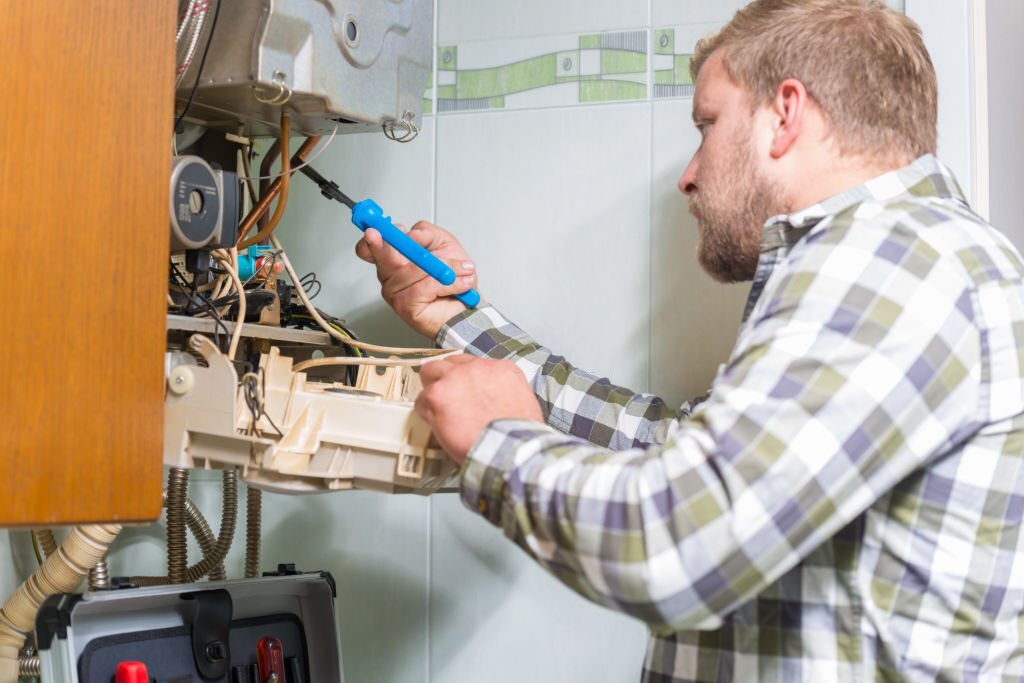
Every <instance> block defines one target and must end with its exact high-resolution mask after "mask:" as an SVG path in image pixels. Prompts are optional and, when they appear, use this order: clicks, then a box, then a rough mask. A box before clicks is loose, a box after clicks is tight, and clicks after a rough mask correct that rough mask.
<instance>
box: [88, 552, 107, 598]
mask: <svg viewBox="0 0 1024 683" xmlns="http://www.w3.org/2000/svg"><path fill="white" fill-rule="evenodd" d="M109 588H110V567H109V566H108V565H107V558H106V557H104V558H103V559H102V560H100V561H99V562H97V563H96V566H95V567H93V568H92V569H90V570H89V590H91V591H105V590H108V589H109Z"/></svg>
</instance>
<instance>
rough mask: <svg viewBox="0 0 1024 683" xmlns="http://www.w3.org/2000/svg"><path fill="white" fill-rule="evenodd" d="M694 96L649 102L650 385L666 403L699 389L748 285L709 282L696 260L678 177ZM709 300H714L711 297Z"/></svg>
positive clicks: (689, 150)
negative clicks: (651, 110) (651, 111)
mask: <svg viewBox="0 0 1024 683" xmlns="http://www.w3.org/2000/svg"><path fill="white" fill-rule="evenodd" d="M691 107H692V100H691V99H678V100H667V101H661V102H655V103H654V123H653V128H652V130H653V133H652V135H653V138H654V139H655V140H657V141H658V144H656V145H655V146H654V160H653V170H654V176H653V179H652V181H653V182H652V193H653V195H652V196H653V199H652V209H653V210H652V216H651V218H652V220H651V307H652V311H651V391H652V392H653V393H655V394H657V395H658V396H661V397H662V398H664V399H665V400H666V401H668V402H669V403H670V405H673V406H677V405H679V404H680V403H682V402H683V401H684V400H688V399H690V398H693V397H695V396H698V395H701V394H703V393H704V392H705V391H706V390H707V389H708V388H709V387H710V385H711V379H712V378H713V377H714V376H715V372H716V370H717V367H718V364H719V363H722V362H724V361H725V359H726V358H728V356H729V351H730V350H731V349H732V346H733V342H734V341H735V339H736V332H737V330H738V329H739V323H740V317H741V315H742V313H743V304H744V302H745V301H746V294H747V291H748V289H749V287H748V286H747V285H729V286H726V285H722V284H719V283H716V282H715V281H713V280H712V279H711V278H710V277H708V275H707V274H706V273H705V272H704V271H703V270H702V269H701V267H700V264H699V263H698V262H697V257H696V247H697V225H696V221H695V220H694V219H693V217H692V216H691V215H690V214H689V213H688V212H687V210H686V205H687V203H686V198H685V197H684V196H683V194H682V193H681V192H680V191H679V189H678V187H677V186H676V182H677V181H678V179H679V176H680V175H682V172H683V169H685V168H686V164H687V163H689V161H690V157H691V156H692V155H693V152H694V151H695V150H696V149H697V146H698V145H699V143H700V136H699V135H698V134H697V131H696V130H695V129H694V128H693V125H692V123H691V116H690V109H691ZM712 302H713V303H712Z"/></svg>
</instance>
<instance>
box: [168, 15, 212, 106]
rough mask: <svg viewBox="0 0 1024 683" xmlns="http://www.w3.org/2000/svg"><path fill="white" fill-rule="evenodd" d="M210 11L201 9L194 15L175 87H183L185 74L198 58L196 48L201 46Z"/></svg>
mask: <svg viewBox="0 0 1024 683" xmlns="http://www.w3.org/2000/svg"><path fill="white" fill-rule="evenodd" d="M208 9H209V7H208V6H207V7H203V8H200V9H199V10H197V12H196V13H195V14H194V15H193V16H194V19H193V20H192V21H193V28H192V31H191V33H190V35H189V39H188V48H187V49H186V50H185V54H184V57H183V58H179V60H178V75H177V78H176V79H175V82H174V87H178V86H180V85H181V82H182V81H183V80H184V79H185V74H187V73H188V70H189V67H190V66H192V59H193V58H194V57H195V56H196V48H197V47H198V46H199V36H200V34H202V32H203V24H204V23H205V22H206V13H207V10H208ZM179 54H180V50H179Z"/></svg>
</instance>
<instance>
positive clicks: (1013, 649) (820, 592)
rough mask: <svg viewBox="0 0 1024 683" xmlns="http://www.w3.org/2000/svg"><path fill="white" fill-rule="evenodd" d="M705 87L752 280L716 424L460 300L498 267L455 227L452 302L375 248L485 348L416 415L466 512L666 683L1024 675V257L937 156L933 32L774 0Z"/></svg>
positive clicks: (710, 147) (689, 182)
mask: <svg viewBox="0 0 1024 683" xmlns="http://www.w3.org/2000/svg"><path fill="white" fill-rule="evenodd" d="M692 69H693V72H694V74H695V79H696V80H695V82H696V93H695V97H694V105H693V118H694V123H695V124H696V126H697V128H698V130H699V131H700V133H701V140H702V141H701V146H700V148H699V149H698V150H697V152H696V154H695V155H694V157H693V159H692V160H691V162H690V164H689V167H688V168H687V169H686V171H685V172H684V174H683V176H682V178H681V179H680V181H679V187H680V189H681V190H682V191H683V192H684V193H686V194H687V195H688V196H689V197H690V205H691V211H692V212H693V213H694V215H695V216H696V217H697V220H698V224H699V230H700V245H699V247H698V257H699V260H700V262H701V264H702V265H703V266H704V268H705V269H706V270H707V271H708V272H709V273H710V274H711V275H712V277H715V278H716V279H719V280H722V281H727V282H728V281H740V280H753V285H752V288H751V292H750V298H749V302H748V305H747V310H746V312H745V315H744V321H743V326H742V328H741V330H740V333H739V337H738V339H737V342H736V346H735V348H734V349H733V351H732V354H731V356H730V358H729V360H728V362H727V363H726V364H725V365H724V366H723V369H722V370H721V371H720V373H719V374H718V376H717V377H716V378H715V380H714V383H713V386H712V389H711V393H710V394H709V396H708V397H707V399H706V400H705V401H703V402H702V403H700V404H699V405H696V406H688V407H684V409H683V410H682V411H681V412H680V413H676V412H674V411H672V410H671V409H669V408H668V407H667V406H665V405H664V403H663V402H661V401H660V400H659V399H657V398H654V397H651V396H646V395H638V394H634V393H632V392H630V391H628V390H624V389H621V388H618V387H614V386H612V385H610V384H608V383H607V382H606V381H605V380H598V379H597V378H595V377H593V376H591V375H588V374H586V373H584V372H582V371H580V370H578V369H576V368H574V367H572V366H571V365H569V364H568V363H567V362H566V361H565V360H563V359H561V358H559V357H557V356H554V355H552V354H551V353H550V352H549V351H547V350H546V349H545V348H543V347H541V346H539V345H538V344H536V343H535V342H534V341H533V340H532V339H531V338H530V337H528V336H527V335H526V334H525V333H523V332H522V331H521V330H519V329H518V328H517V327H515V325H513V324H512V323H511V322H509V321H507V320H506V319H505V318H504V317H503V316H502V315H501V314H500V313H499V312H498V311H497V310H495V309H494V308H492V307H490V306H483V307H481V308H480V309H479V310H476V311H467V310H464V309H463V307H462V305H461V304H459V303H458V302H457V301H455V300H454V299H452V298H451V297H450V294H452V293H453V292H456V291H461V290H464V289H466V288H467V287H469V286H472V285H474V284H475V280H476V278H475V273H473V271H472V267H471V265H472V264H471V263H469V262H468V261H467V260H466V258H467V257H466V254H465V252H464V251H463V250H462V248H461V246H459V244H458V243H457V242H456V241H455V240H454V239H453V238H452V237H451V236H450V235H448V234H447V233H446V232H444V231H442V230H440V229H439V228H437V227H436V226H433V225H431V224H429V223H419V224H417V225H416V226H414V229H413V230H412V233H411V234H412V235H413V236H414V237H416V239H418V240H419V241H420V242H421V243H423V244H425V245H426V246H427V247H428V248H430V249H431V250H433V251H434V252H435V253H437V254H438V255H440V256H441V257H443V258H446V259H448V260H449V261H450V262H451V263H452V264H453V266H454V267H456V269H457V271H458V272H459V274H460V275H461V278H460V281H459V282H458V283H457V284H456V285H454V286H453V287H449V288H445V287H441V286H439V285H437V284H436V283H434V282H432V281H431V280H429V279H427V278H425V277H424V276H423V275H422V273H420V272H418V271H417V270H416V269H415V267H413V266H410V265H409V264H407V263H406V262H405V261H404V260H403V259H401V257H399V256H397V255H396V254H395V253H394V252H392V251H390V250H389V249H388V248H386V247H385V246H384V245H383V244H382V243H381V241H380V239H379V236H378V235H375V234H373V233H371V232H368V233H367V236H366V237H365V238H364V240H363V241H362V242H361V243H360V245H359V246H358V248H357V251H358V253H359V254H360V256H362V257H363V258H365V259H366V260H369V261H372V262H375V263H376V265H377V270H378V276H379V278H380V279H381V281H382V284H383V287H382V292H383V295H384V298H385V299H386V300H387V301H388V302H389V303H390V304H391V305H392V306H393V307H394V308H395V310H396V311H397V312H398V313H399V314H400V315H401V316H402V317H403V318H404V319H405V320H407V321H408V322H409V323H410V324H411V325H413V326H414V327H415V328H416V329H418V330H419V331H421V332H423V333H424V334H427V335H429V336H431V337H434V338H435V339H436V340H437V342H438V343H439V344H441V345H443V346H446V347H452V348H463V349H465V350H466V351H467V352H468V354H471V355H464V356H459V357H455V358H451V359H449V360H444V361H440V362H437V363H432V364H429V365H427V366H424V368H423V370H422V377H423V380H424V386H425V388H424V391H423V393H422V395H421V396H420V398H419V400H418V401H417V410H418V411H419V412H420V413H421V414H422V415H423V416H424V417H425V418H426V419H427V420H428V421H429V422H430V423H431V425H432V427H433V428H434V431H435V434H436V435H437V437H438V439H439V440H440V442H441V444H442V445H443V446H444V448H445V449H446V451H447V452H448V453H449V455H450V456H451V457H452V458H453V459H454V460H455V461H456V462H457V463H461V464H463V468H462V471H461V487H462V497H463V500H464V501H465V503H466V504H467V505H468V506H470V507H471V508H473V509H476V510H478V511H479V512H480V514H482V515H483V516H484V517H486V518H487V519H488V520H490V521H491V522H492V523H494V524H496V525H499V526H500V527H502V528H503V529H504V531H505V533H506V534H507V535H508V536H509V537H510V538H511V539H513V540H514V541H515V542H516V543H518V544H519V545H520V546H522V547H523V548H524V549H525V550H526V552H528V553H529V554H530V555H531V556H533V557H534V558H535V559H536V560H537V561H538V562H539V563H540V564H541V565H543V566H544V567H545V568H546V569H548V570H549V571H550V572H551V573H553V574H554V575H555V576H557V577H558V578H559V579H561V580H562V581H564V582H565V583H566V584H568V585H569V586H571V587H573V588H574V589H575V590H577V591H579V592H580V593H581V594H583V595H584V596H586V597H588V598H590V599H591V600H593V601H595V602H598V603H600V604H603V605H607V606H609V607H611V608H613V609H616V610H619V611H622V612H624V613H626V614H630V615H633V616H635V617H637V618H639V619H642V620H643V621H644V622H646V623H647V624H648V625H649V627H650V629H651V631H652V639H651V643H650V646H649V648H648V652H647V658H646V663H645V680H647V681H658V682H660V681H721V680H736V681H778V680H785V681H791V680H794V681H795V680H802V681H854V680H856V681H861V680H895V679H902V678H909V679H912V680H920V681H934V680H1000V681H1001V680H1009V679H1014V680H1019V679H1020V678H1021V677H1024V647H1022V644H1021V642H1022V636H1021V623H1022V621H1021V616H1022V613H1024V571H1022V569H1024V553H1022V551H1024V545H1022V536H1021V520H1022V515H1024V467H1022V456H1024V367H1022V356H1021V352H1020V349H1021V348H1022V347H1024V287H1022V285H1021V276H1022V274H1024V266H1022V263H1021V259H1020V257H1019V255H1018V254H1017V252H1016V251H1015V250H1014V249H1013V247H1012V246H1010V244H1009V243H1008V242H1007V241H1006V240H1005V239H1004V238H1003V237H1002V236H1001V235H1000V234H999V233H998V232H996V231H995V230H994V229H993V228H991V227H990V226H988V225H986V224H985V222H984V221H983V220H981V219H980V218H979V217H978V216H977V215H975V214H974V213H972V212H971V210H970V209H969V207H968V206H967V204H966V202H965V200H964V198H963V196H962V194H961V192H960V190H959V188H958V187H957V184H956V181H955V180H954V179H953V177H952V175H951V174H950V173H949V171H948V170H947V169H945V167H943V166H942V165H941V164H940V163H939V162H938V161H937V160H936V159H935V158H934V156H932V154H933V153H934V151H935V135H936V133H935V121H936V83H935V75H934V70H933V68H932V65H931V61H930V59H929V57H928V54H927V51H926V49H925V47H924V44H923V42H922V39H921V35H920V31H919V29H918V27H917V26H916V25H914V24H913V22H911V21H910V20H909V19H907V18H905V17H903V16H902V15H900V14H898V13H896V12H893V11H890V10H888V9H886V8H885V7H884V5H882V4H881V3H880V2H876V1H875V0H755V1H754V2H752V3H751V4H750V5H749V6H748V7H746V8H745V9H744V10H742V11H740V12H739V13H737V15H736V17H735V18H734V19H733V20H732V22H730V23H729V25H728V26H726V27H725V28H724V29H723V30H722V31H721V32H720V33H719V34H717V35H716V36H713V37H711V38H708V39H705V40H703V41H701V42H700V43H699V44H698V45H697V48H696V54H695V56H694V60H693V66H692ZM472 356H485V357H488V358H491V359H504V360H503V361H502V362H495V361H494V360H481V359H479V358H474V357H472ZM524 375H525V381H524ZM543 423H546V424H543Z"/></svg>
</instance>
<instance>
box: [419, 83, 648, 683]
mask: <svg viewBox="0 0 1024 683" xmlns="http://www.w3.org/2000/svg"><path fill="white" fill-rule="evenodd" d="M437 135H438V139H437V146H438V151H437V160H438V164H437V167H438V168H437V216H438V220H439V222H440V223H442V224H443V225H445V226H446V227H447V228H449V229H450V230H452V231H453V232H455V233H456V234H458V235H459V237H460V238H461V239H462V240H463V242H464V243H465V244H466V246H467V248H468V249H469V251H470V253H471V254H473V256H474V259H475V260H476V262H477V264H478V270H479V273H480V277H481V286H480V291H481V293H482V294H483V296H484V297H486V298H487V299H489V300H490V301H491V302H492V303H494V304H495V305H497V306H498V307H499V308H500V309H501V310H503V311H504V312H505V313H506V314H507V315H509V316H510V317H512V318H513V319H514V320H516V321H517V322H519V323H520V324H521V325H522V326H523V327H524V328H526V329H527V330H529V331H531V332H532V333H533V334H535V335H536V336H537V337H538V339H539V340H540V341H542V342H543V343H545V344H547V345H548V346H549V347H551V348H553V349H555V350H556V351H560V352H563V353H564V354H565V355H566V356H567V357H568V358H569V359H570V360H572V361H573V362H575V363H577V364H578V365H580V366H581V367H585V368H587V369H590V370H592V371H594V372H598V373H601V374H605V375H609V376H610V377H611V378H612V380H613V381H615V382H617V383H620V384H625V385H627V386H629V385H631V386H633V387H635V388H638V389H643V388H645V387H646V385H647V374H648V340H649V326H650V321H649V284H648V273H647V271H648V262H649V261H648V259H649V249H650V243H649V228H648V223H649V218H648V217H649V215H650V204H649V196H650V195H649V186H650V149H651V139H650V105H649V104H647V103H643V104H617V105H604V106H590V107H567V108H563V109H543V110H535V111H517V112H498V113H488V114H477V115H473V114H469V115H446V116H442V117H440V120H439V122H438V131H437ZM432 504H433V509H434V524H433V527H432V532H431V534H432V535H431V548H432V552H431V609H430V619H431V681H432V682H442V681H443V682H446V683H455V682H457V681H469V680H475V679H480V678H486V679H487V680H496V681H509V682H510V683H511V682H512V681H526V680H528V681H537V682H539V683H547V682H551V683H556V682H558V681H588V680H631V679H634V678H636V677H637V676H638V672H639V664H640V661H641V659H642V653H643V644H644V629H643V628H642V626H641V625H640V624H639V623H637V622H634V621H631V620H628V619H626V618H624V617H621V616H617V615H615V614H613V613H611V612H608V611H606V610H601V609H600V608H597V607H595V606H593V605H591V604H588V603H586V602H585V601H583V600H582V598H579V597H578V596H576V595H575V594H573V593H571V592H570V591H569V590H568V589H566V588H564V587H563V586H561V585H559V584H557V582H556V581H555V580H554V579H552V578H550V577H549V576H547V575H546V574H544V573H543V572H542V571H541V570H540V569H539V568H537V567H536V566H534V565H533V564H532V563H531V562H530V561H529V560H528V558H527V557H526V556H525V555H524V554H523V553H522V552H520V551H519V550H518V549H516V548H515V547H513V546H511V545H510V544H509V543H508V542H507V541H506V540H505V539H504V538H503V537H502V535H501V533H500V531H499V530H497V529H494V528H491V527H489V525H487V524H486V523H484V522H482V521H481V520H480V519H478V518H476V517H475V515H473V513H471V512H469V511H467V510H465V509H463V508H462V506H461V504H460V503H459V501H458V500H457V499H455V498H453V497H445V498H437V497H435V498H433V499H432ZM509 652H525V653H529V656H524V657H509V656H508V654H507V653H509ZM595 652H600V653H602V654H601V656H600V657H595V655H594V653H595Z"/></svg>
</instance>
